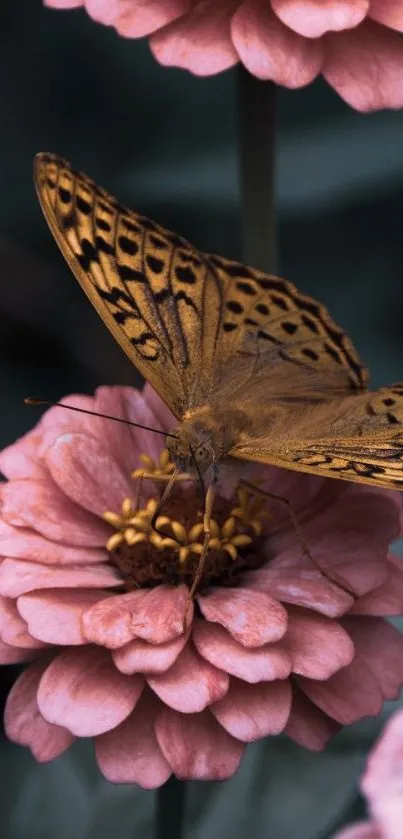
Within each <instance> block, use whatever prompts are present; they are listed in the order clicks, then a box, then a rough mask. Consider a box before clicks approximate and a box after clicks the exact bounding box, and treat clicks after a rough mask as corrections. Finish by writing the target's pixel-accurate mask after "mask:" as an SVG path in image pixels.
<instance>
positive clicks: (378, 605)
mask: <svg viewBox="0 0 403 839" xmlns="http://www.w3.org/2000/svg"><path fill="white" fill-rule="evenodd" d="M388 560H389V562H388V568H389V577H388V578H387V580H386V581H385V582H384V583H383V585H381V586H378V588H375V589H374V590H373V591H369V592H368V594H364V595H363V596H362V597H359V598H358V599H357V600H356V601H355V603H354V605H353V606H352V608H351V609H350V614H354V615H377V616H379V617H382V616H383V617H386V616H390V615H401V614H402V613H403V567H402V561H401V559H400V558H398V557H396V556H393V554H390V555H389V556H388Z"/></svg>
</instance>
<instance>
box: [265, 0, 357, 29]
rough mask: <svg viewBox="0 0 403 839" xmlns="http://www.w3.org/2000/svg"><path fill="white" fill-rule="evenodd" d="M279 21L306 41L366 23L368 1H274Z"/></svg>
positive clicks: (273, 5)
mask: <svg viewBox="0 0 403 839" xmlns="http://www.w3.org/2000/svg"><path fill="white" fill-rule="evenodd" d="M271 4H272V7H273V9H274V11H275V13H276V15H278V16H279V18H280V20H282V21H283V23H284V24H285V25H286V26H289V27H290V29H293V30H294V31H295V32H298V33H299V34H300V35H305V37H306V38H320V37H321V36H322V35H324V34H325V32H329V31H331V30H333V31H335V32H341V31H342V30H343V29H352V28H353V27H354V26H358V24H359V23H361V21H362V20H364V18H365V16H366V14H367V12H368V9H369V0H326V3H324V2H323V0H271Z"/></svg>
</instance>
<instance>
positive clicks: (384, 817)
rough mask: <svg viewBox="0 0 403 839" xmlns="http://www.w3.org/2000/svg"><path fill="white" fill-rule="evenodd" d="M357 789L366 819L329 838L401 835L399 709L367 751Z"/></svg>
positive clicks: (402, 725)
mask: <svg viewBox="0 0 403 839" xmlns="http://www.w3.org/2000/svg"><path fill="white" fill-rule="evenodd" d="M361 790H362V793H363V795H364V796H365V797H366V799H367V802H368V808H369V811H370V815H371V819H370V821H366V822H360V823H359V824H355V825H351V826H350V827H347V828H345V829H344V830H342V831H340V832H339V833H338V834H337V835H336V836H334V837H333V839H402V835H403V711H397V712H396V713H395V714H393V716H392V717H391V718H390V719H389V721H388V722H387V724H386V726H385V728H384V730H383V733H382V735H381V737H380V738H379V740H378V742H377V743H376V744H375V746H374V748H373V749H372V751H371V752H370V755H369V758H368V762H367V768H366V770H365V773H364V776H363V778H362V779H361Z"/></svg>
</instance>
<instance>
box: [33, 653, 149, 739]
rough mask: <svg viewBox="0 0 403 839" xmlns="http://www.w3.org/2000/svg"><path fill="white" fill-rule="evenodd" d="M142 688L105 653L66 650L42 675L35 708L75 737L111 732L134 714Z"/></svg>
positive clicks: (139, 681) (142, 683)
mask: <svg viewBox="0 0 403 839" xmlns="http://www.w3.org/2000/svg"><path fill="white" fill-rule="evenodd" d="M143 687H144V680H143V678H142V676H124V675H123V674H122V673H119V672H118V670H116V668H115V667H114V665H113V663H112V660H111V657H110V655H109V653H108V652H107V651H106V650H98V649H96V648H94V647H78V648H77V649H71V650H65V651H64V652H62V653H59V655H58V656H57V657H56V658H55V659H54V660H53V661H52V663H51V664H50V665H49V666H48V668H47V670H46V671H45V673H44V674H43V676H42V678H41V681H40V684H39V689H38V707H39V710H40V712H41V714H42V715H43V716H44V717H45V719H46V720H48V722H52V723H55V724H58V725H62V726H63V727H64V728H67V729H68V730H69V731H71V733H72V734H75V735H76V736H77V737H92V736H94V735H95V734H103V733H104V732H105V731H110V730H111V729H112V728H115V727H116V726H117V725H119V723H121V722H123V720H125V719H126V717H128V716H129V714H130V713H131V712H132V711H133V708H134V707H135V705H136V704H137V701H138V699H139V697H140V695H141V692H142V690H143Z"/></svg>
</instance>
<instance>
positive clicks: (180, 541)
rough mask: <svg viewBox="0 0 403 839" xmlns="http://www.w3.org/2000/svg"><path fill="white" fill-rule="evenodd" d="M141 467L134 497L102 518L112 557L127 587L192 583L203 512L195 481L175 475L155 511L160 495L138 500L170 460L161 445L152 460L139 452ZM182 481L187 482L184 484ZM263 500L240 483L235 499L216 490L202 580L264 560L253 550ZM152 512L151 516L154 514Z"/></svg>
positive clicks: (166, 471) (227, 577)
mask: <svg viewBox="0 0 403 839" xmlns="http://www.w3.org/2000/svg"><path fill="white" fill-rule="evenodd" d="M140 457H141V461H142V464H143V467H144V468H143V469H136V470H135V471H134V472H133V474H132V477H133V478H134V479H135V480H136V482H137V485H136V492H135V493H134V497H133V498H125V499H124V501H123V503H122V509H121V512H119V513H116V512H110V511H108V512H105V513H104V516H103V517H104V519H105V521H107V522H108V524H110V525H112V527H113V528H115V533H113V535H111V536H110V538H109V539H108V542H107V545H106V547H107V549H108V551H109V553H110V556H111V561H112V562H113V563H114V564H115V565H116V567H117V568H118V569H119V571H120V573H121V575H122V580H123V581H124V583H125V586H126V588H127V589H128V590H130V589H133V588H137V587H139V586H154V585H158V584H160V583H162V582H171V583H180V582H184V583H186V584H188V585H189V586H191V584H192V582H193V580H194V578H195V575H196V572H197V569H198V564H199V562H200V556H201V554H202V550H203V538H204V528H203V513H204V510H203V509H202V506H201V499H200V487H199V486H198V484H197V483H195V482H189V478H188V476H186V475H184V476H183V475H179V476H178V479H177V480H175V483H174V486H173V489H172V492H171V495H170V496H169V498H167V499H166V501H165V502H164V505H163V509H161V510H160V511H159V505H160V497H159V496H158V495H157V494H155V491H154V494H152V495H151V497H149V498H148V499H147V500H142V501H141V503H140V501H139V499H140V497H141V496H142V493H143V492H144V490H146V489H148V488H149V486H150V485H151V486H152V483H151V482H154V487H155V486H159V485H162V486H164V484H166V482H167V480H168V479H169V478H170V476H171V474H172V472H173V469H174V465H173V463H171V462H170V461H169V456H168V452H167V451H166V449H165V450H164V451H163V452H162V453H161V455H160V458H159V462H158V463H156V462H155V461H154V460H152V458H150V457H149V456H148V455H141V456H140ZM184 481H186V487H185V486H184ZM263 508H264V501H262V499H260V498H256V497H253V496H251V494H250V493H249V492H247V491H246V490H245V489H243V488H238V489H237V492H236V503H235V505H234V504H233V503H232V502H231V501H228V500H226V499H225V498H222V497H221V496H220V495H218V496H217V498H216V500H215V504H214V515H215V518H214V519H212V520H211V526H210V532H211V538H210V543H209V550H208V554H207V557H206V561H205V563H204V570H203V574H202V578H201V584H207V583H209V584H212V583H221V584H225V583H228V582H231V581H233V578H234V576H235V575H236V574H237V573H239V572H240V571H242V570H245V569H246V568H251V567H258V566H259V565H260V564H261V562H262V561H263V558H262V557H259V555H258V554H257V552H256V548H257V547H258V544H257V543H258V541H259V537H260V535H261V532H262V518H263V517H265V516H267V512H266V511H265V510H264V509H263ZM156 512H157V513H159V514H158V515H157V518H156V520H155V522H154V526H153V519H154V518H155V514H156Z"/></svg>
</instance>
